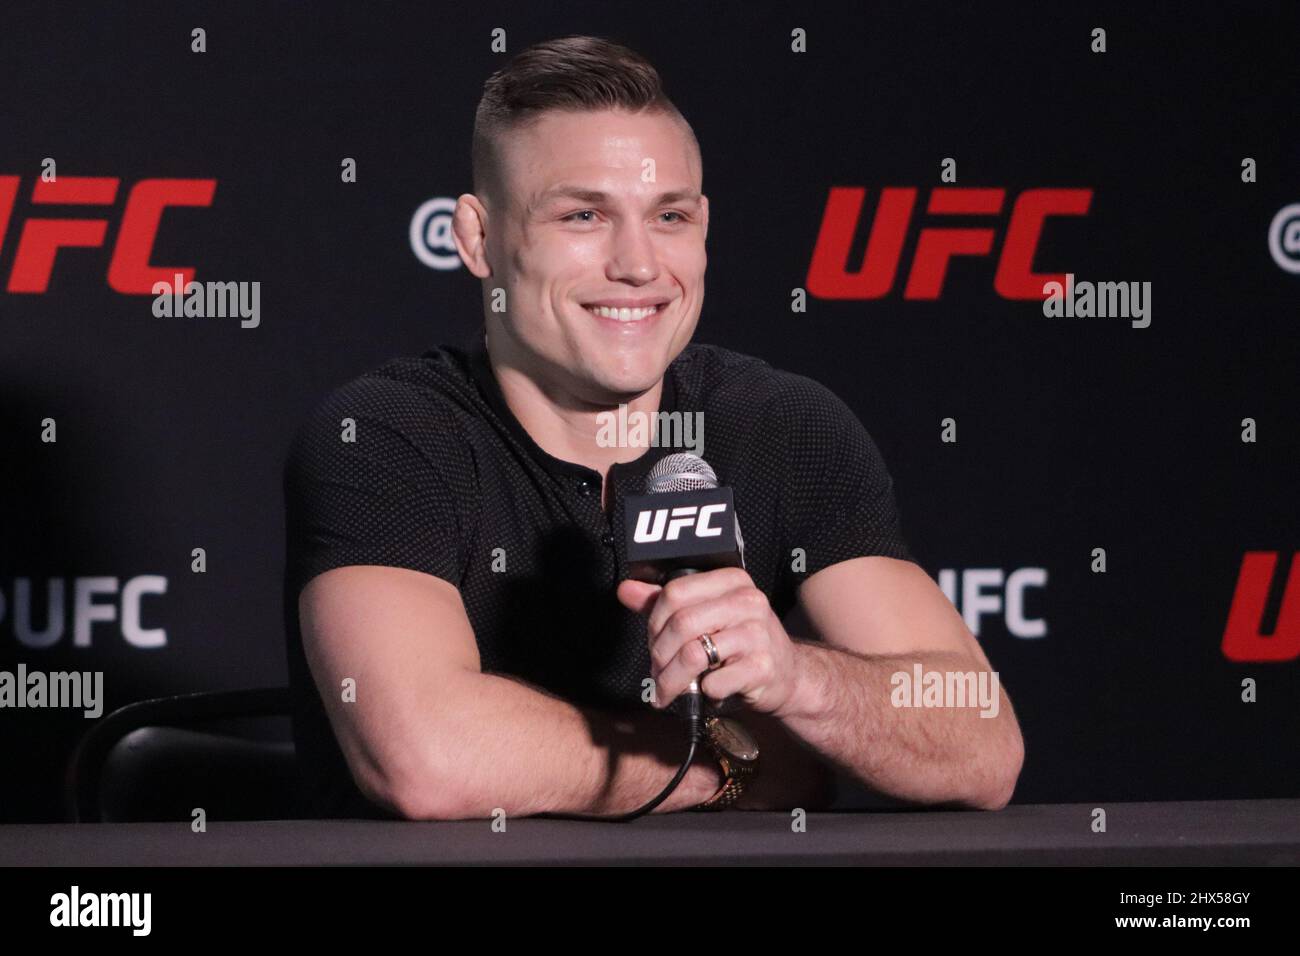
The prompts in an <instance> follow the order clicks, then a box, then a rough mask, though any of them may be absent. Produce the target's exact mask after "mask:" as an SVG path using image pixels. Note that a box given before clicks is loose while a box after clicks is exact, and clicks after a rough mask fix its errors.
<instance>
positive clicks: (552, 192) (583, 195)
mask: <svg viewBox="0 0 1300 956" xmlns="http://www.w3.org/2000/svg"><path fill="white" fill-rule="evenodd" d="M610 198H611V197H610V194H609V193H607V192H602V191H601V190H599V189H583V188H581V187H579V186H552V187H551V188H550V189H548V190H546V191H545V192H544V193H542V194H541V195H540V196H539V197H538V198H537V202H535V203H534V204H533V206H534V208H537V207H540V206H544V205H546V204H547V203H549V202H554V201H555V200H557V199H577V200H579V201H581V202H589V203H605V202H609V200H610ZM699 198H700V192H699V190H698V189H670V190H668V191H667V192H663V193H660V194H659V195H658V196H656V197H654V200H653V202H652V205H655V206H661V205H663V204H664V203H670V202H698V201H699Z"/></svg>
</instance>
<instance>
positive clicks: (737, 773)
mask: <svg viewBox="0 0 1300 956" xmlns="http://www.w3.org/2000/svg"><path fill="white" fill-rule="evenodd" d="M718 719H719V718H718V717H716V716H715V717H710V718H708V719H707V720H706V721H705V724H704V726H705V731H706V732H705V735H704V740H705V743H706V744H707V745H708V747H709V750H711V751H712V752H713V756H714V757H715V758H716V759H717V761H718V764H719V766H721V768H722V777H723V780H722V786H721V787H719V788H718V792H717V793H715V794H714V795H713V796H711V797H709V799H707V800H705V801H704V802H703V803H701V804H698V805H697V806H696V807H694V809H696V810H726V809H727V808H729V807H731V806H733V805H734V804H735V803H736V801H737V800H739V799H740V795H741V794H742V793H744V792H745V785H746V784H747V783H748V782H749V779H750V778H751V777H753V776H754V775H755V774H756V773H757V767H756V766H755V764H753V763H752V762H749V763H747V762H744V761H741V760H737V759H733V757H732V755H731V754H729V753H728V752H727V751H726V750H725V749H723V748H722V747H720V746H719V745H718V741H717V739H716V733H715V726H714V725H715V724H716V722H717V721H718Z"/></svg>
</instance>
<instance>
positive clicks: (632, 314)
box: [587, 305, 659, 322]
mask: <svg viewBox="0 0 1300 956" xmlns="http://www.w3.org/2000/svg"><path fill="white" fill-rule="evenodd" d="M587 308H588V309H589V310H590V311H592V312H594V313H596V314H597V315H599V316H603V317H604V318H607V319H616V320H617V321H619V322H636V321H637V320H638V319H644V318H645V317H646V316H648V315H654V314H655V313H656V312H658V311H659V307H658V306H657V305H652V306H650V308H648V309H611V308H608V307H607V306H603V305H589V306H587Z"/></svg>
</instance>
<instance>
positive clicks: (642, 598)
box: [615, 578, 663, 614]
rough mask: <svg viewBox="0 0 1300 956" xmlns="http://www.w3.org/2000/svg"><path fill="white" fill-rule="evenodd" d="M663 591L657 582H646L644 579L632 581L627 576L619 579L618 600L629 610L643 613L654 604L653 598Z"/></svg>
mask: <svg viewBox="0 0 1300 956" xmlns="http://www.w3.org/2000/svg"><path fill="white" fill-rule="evenodd" d="M661 591H663V588H661V587H660V586H659V585H657V584H648V583H646V582H645V581H633V580H632V579H631V578H628V579H627V580H626V581H620V582H619V585H618V590H617V591H616V592H615V593H616V594H617V595H618V600H619V602H620V603H621V604H622V605H623V606H624V607H626V608H627V609H628V610H630V611H635V612H636V613H637V614H644V613H645V612H646V611H647V610H648V609H649V608H650V607H652V606H653V605H654V602H655V598H656V597H657V596H658V595H659V593H660V592H661Z"/></svg>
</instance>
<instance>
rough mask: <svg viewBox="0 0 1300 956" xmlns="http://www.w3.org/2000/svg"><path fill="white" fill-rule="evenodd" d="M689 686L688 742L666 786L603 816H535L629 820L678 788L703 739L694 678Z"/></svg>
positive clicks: (700, 700) (701, 705) (700, 701)
mask: <svg viewBox="0 0 1300 956" xmlns="http://www.w3.org/2000/svg"><path fill="white" fill-rule="evenodd" d="M691 687H692V688H697V689H694V690H688V691H687V692H686V693H685V694H684V695H683V696H684V697H685V698H686V708H685V709H686V739H687V744H688V746H687V750H686V759H685V760H683V761H682V765H681V767H680V768H679V769H678V771H677V775H676V776H675V777H673V779H672V780H670V781H669V782H668V786H666V787H664V788H663V790H661V791H660V793H659V795H658V796H657V797H655V798H654V799H653V800H651V801H650V802H649V803H646V804H644V805H642V806H640V807H637V808H636V809H635V810H632V811H629V812H628V813H620V814H618V815H617V816H612V817H602V816H599V815H597V814H589V813H538V814H535V816H537V817H542V818H551V819H557V820H599V821H601V822H603V823H630V822H631V821H632V820H635V819H637V818H638V817H642V816H645V815H646V814H647V813H649V812H650V811H651V810H653V809H654V808H655V807H657V806H659V804H661V803H663V802H664V801H665V800H667V799H668V797H669V795H671V794H672V792H673V791H674V790H676V789H677V787H678V786H679V785H680V784H681V782H682V780H683V778H685V776H686V771H687V770H689V769H690V767H691V763H692V762H693V761H694V760H695V753H696V751H697V750H698V749H699V746H700V741H701V740H703V739H704V698H703V695H701V693H700V691H699V690H698V685H697V684H696V683H695V682H692V683H691Z"/></svg>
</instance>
